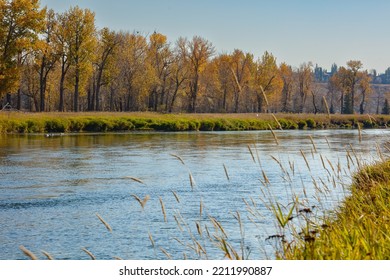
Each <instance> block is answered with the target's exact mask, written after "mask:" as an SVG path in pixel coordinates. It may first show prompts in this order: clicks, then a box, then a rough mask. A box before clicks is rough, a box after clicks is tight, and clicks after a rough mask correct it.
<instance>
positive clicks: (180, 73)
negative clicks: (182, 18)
mask: <svg viewBox="0 0 390 280" xmlns="http://www.w3.org/2000/svg"><path fill="white" fill-rule="evenodd" d="M189 72H190V69H189V65H188V63H187V60H186V58H185V57H184V54H183V53H182V50H181V47H180V40H179V41H177V44H176V47H175V49H174V50H173V62H172V65H171V75H169V91H168V96H167V100H166V111H168V112H169V113H171V112H172V111H173V109H174V106H175V104H176V101H177V99H178V97H179V96H183V95H184V94H185V88H186V83H187V81H188V79H189Z"/></svg>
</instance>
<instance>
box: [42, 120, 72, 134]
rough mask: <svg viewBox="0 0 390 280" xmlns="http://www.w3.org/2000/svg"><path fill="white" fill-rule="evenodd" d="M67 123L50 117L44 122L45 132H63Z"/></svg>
mask: <svg viewBox="0 0 390 280" xmlns="http://www.w3.org/2000/svg"><path fill="white" fill-rule="evenodd" d="M66 129H67V125H66V123H65V121H63V120H59V119H50V120H46V122H45V131H46V132H65V131H66Z"/></svg>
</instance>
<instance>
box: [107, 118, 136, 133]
mask: <svg viewBox="0 0 390 280" xmlns="http://www.w3.org/2000/svg"><path fill="white" fill-rule="evenodd" d="M133 129H134V124H133V123H132V122H131V120H129V119H124V118H123V119H118V120H115V122H114V123H113V126H112V130H113V131H128V130H133Z"/></svg>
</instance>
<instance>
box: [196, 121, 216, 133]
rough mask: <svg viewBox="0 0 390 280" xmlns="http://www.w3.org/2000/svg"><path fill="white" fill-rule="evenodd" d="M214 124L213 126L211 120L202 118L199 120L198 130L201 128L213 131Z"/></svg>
mask: <svg viewBox="0 0 390 280" xmlns="http://www.w3.org/2000/svg"><path fill="white" fill-rule="evenodd" d="M214 126H215V123H214V122H213V121H209V120H202V121H201V122H200V128H199V130H202V131H213V130H214Z"/></svg>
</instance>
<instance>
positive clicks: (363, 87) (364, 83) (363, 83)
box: [359, 71, 372, 115]
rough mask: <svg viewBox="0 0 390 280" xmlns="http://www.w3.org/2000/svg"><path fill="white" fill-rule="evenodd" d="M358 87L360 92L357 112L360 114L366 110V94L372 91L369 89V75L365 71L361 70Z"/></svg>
mask: <svg viewBox="0 0 390 280" xmlns="http://www.w3.org/2000/svg"><path fill="white" fill-rule="evenodd" d="M359 76H360V81H359V89H360V92H361V97H360V105H359V112H360V114H361V115H363V114H364V111H365V110H366V102H367V96H368V95H369V94H370V93H371V92H372V89H371V84H370V83H371V77H370V75H368V73H367V71H364V72H362V73H361V74H360V75H359Z"/></svg>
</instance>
